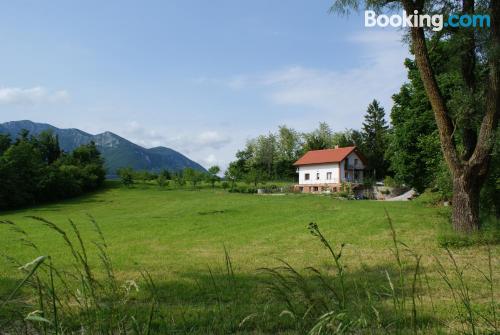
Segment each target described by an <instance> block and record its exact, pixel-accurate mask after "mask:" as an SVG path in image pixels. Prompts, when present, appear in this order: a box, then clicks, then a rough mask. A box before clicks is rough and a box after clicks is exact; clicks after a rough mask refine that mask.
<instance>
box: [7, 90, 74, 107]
mask: <svg viewBox="0 0 500 335" xmlns="http://www.w3.org/2000/svg"><path fill="white" fill-rule="evenodd" d="M68 100H69V94H68V92H67V91H65V90H59V91H49V90H47V89H46V88H44V87H42V86H36V87H32V88H18V87H0V104H4V105H35V104H41V103H59V102H67V101H68Z"/></svg>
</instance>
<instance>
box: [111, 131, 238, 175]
mask: <svg viewBox="0 0 500 335" xmlns="http://www.w3.org/2000/svg"><path fill="white" fill-rule="evenodd" d="M117 133H118V134H120V135H121V136H123V137H125V138H126V139H128V140H129V141H132V142H133V143H136V144H138V145H140V146H143V147H145V148H151V147H157V146H165V147H169V148H172V149H174V150H177V151H179V152H180V153H182V154H184V155H187V156H188V157H189V158H191V159H193V160H195V161H197V162H199V163H201V164H202V165H204V166H205V167H209V166H212V165H215V164H222V163H224V162H223V161H222V160H220V159H218V158H217V157H216V155H215V154H214V150H220V149H221V148H222V147H224V146H226V145H228V144H229V143H231V142H232V139H231V138H230V137H229V136H226V135H223V134H221V133H220V132H218V131H216V130H204V131H199V132H196V131H195V130H192V131H191V132H190V133H180V132H179V131H178V130H176V131H171V130H170V131H169V130H161V131H160V130H158V129H152V128H150V127H147V126H145V125H142V124H140V123H139V122H137V121H131V122H128V123H127V124H126V127H125V128H124V129H122V130H117Z"/></svg>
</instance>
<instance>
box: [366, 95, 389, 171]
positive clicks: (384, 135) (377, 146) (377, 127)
mask: <svg viewBox="0 0 500 335" xmlns="http://www.w3.org/2000/svg"><path fill="white" fill-rule="evenodd" d="M388 128H389V127H388V126H387V122H386V121H385V111H384V109H383V108H382V107H381V106H380V105H379V103H378V101H377V100H373V101H372V102H371V103H370V104H369V105H368V109H367V111H366V114H365V121H364V122H363V128H362V136H363V147H362V152H363V153H364V155H365V157H366V159H367V160H368V169H369V170H371V171H373V173H374V176H375V178H376V179H378V178H382V177H384V176H385V175H386V172H387V169H388V162H387V161H386V160H385V158H384V156H385V153H386V151H387V140H388Z"/></svg>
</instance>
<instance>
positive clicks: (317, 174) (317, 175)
mask: <svg viewBox="0 0 500 335" xmlns="http://www.w3.org/2000/svg"><path fill="white" fill-rule="evenodd" d="M316 180H319V172H317V173H316Z"/></svg>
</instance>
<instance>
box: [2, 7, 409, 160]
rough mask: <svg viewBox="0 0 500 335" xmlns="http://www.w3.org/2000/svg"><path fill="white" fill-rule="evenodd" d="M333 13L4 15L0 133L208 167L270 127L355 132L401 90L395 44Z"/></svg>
mask: <svg viewBox="0 0 500 335" xmlns="http://www.w3.org/2000/svg"><path fill="white" fill-rule="evenodd" d="M330 5H331V0H325V1H324V0H316V1H311V0H287V1H281V0H253V1H243V0H212V1H206V0H163V1H150V0H144V1H138V0H135V1H128V0H115V1H93V0H85V1H64V0H61V1H56V0H50V1H49V0H38V1H37V0H32V1H28V0H19V1H2V6H1V10H0V122H6V121H13V120H25V119H29V120H32V121H35V122H44V123H50V124H52V125H54V126H56V127H60V128H78V129H81V130H84V131H87V132H89V133H92V134H97V133H100V132H103V131H112V132H114V133H117V134H118V135H120V136H123V137H125V138H127V139H129V140H131V141H133V142H135V143H137V144H140V145H142V146H145V147H154V146H159V145H162V146H167V147H170V148H173V149H175V150H178V151H180V152H182V153H183V154H185V155H187V156H188V157H190V158H191V159H194V160H196V161H197V162H199V163H200V164H202V165H204V166H205V167H209V166H211V165H214V164H218V165H220V166H221V167H223V168H224V167H225V166H227V164H228V163H229V162H230V161H231V160H233V159H234V155H235V153H236V151H237V150H238V149H241V148H243V147H244V145H245V142H246V141H247V140H248V139H250V138H253V137H256V136H258V135H260V134H267V133H269V132H275V131H276V130H277V128H278V126H280V125H287V126H290V127H293V128H295V129H296V130H298V131H301V132H305V131H311V130H313V129H314V128H316V127H317V125H318V123H319V122H322V121H324V122H327V123H328V124H329V125H330V126H331V128H332V129H333V130H336V131H340V130H344V129H346V128H355V129H356V128H357V129H359V128H360V127H361V122H362V120H363V115H364V113H365V111H366V108H367V106H368V104H369V103H370V102H371V101H372V100H373V99H377V100H379V101H380V102H381V104H382V106H383V107H384V108H385V109H386V113H387V114H389V113H390V108H391V107H392V100H391V96H392V94H394V93H396V92H397V91H398V90H399V87H400V86H401V84H402V83H403V82H405V81H406V71H405V68H404V65H403V62H404V59H405V58H406V57H408V51H407V50H408V46H407V45H405V44H404V43H403V42H401V40H402V34H401V32H400V31H396V30H394V29H392V28H383V29H382V28H365V27H364V19H363V13H357V14H356V13H355V14H352V15H350V16H347V17H346V16H339V15H336V14H332V13H329V7H330Z"/></svg>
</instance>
